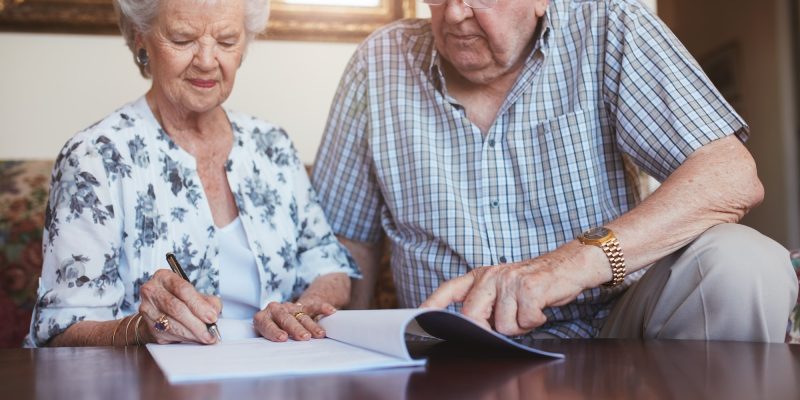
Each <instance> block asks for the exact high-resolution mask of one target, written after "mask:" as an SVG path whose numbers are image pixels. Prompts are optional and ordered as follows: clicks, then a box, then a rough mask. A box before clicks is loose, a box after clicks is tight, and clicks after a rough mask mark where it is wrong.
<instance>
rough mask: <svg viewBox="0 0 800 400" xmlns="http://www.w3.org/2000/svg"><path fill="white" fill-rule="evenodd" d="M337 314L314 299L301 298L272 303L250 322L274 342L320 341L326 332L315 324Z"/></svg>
mask: <svg viewBox="0 0 800 400" xmlns="http://www.w3.org/2000/svg"><path fill="white" fill-rule="evenodd" d="M335 312H336V307H334V306H333V305H331V304H330V303H328V302H326V301H322V300H319V299H317V298H315V297H301V298H300V299H299V301H298V302H297V303H289V302H286V303H278V302H274V301H273V302H272V303H269V304H267V307H266V308H264V309H263V310H261V311H259V312H258V313H257V314H256V316H255V317H254V318H253V326H255V328H256V330H258V333H260V334H261V336H264V337H265V338H267V339H269V340H271V341H273V342H285V341H286V340H287V339H288V338H290V337H291V338H292V339H294V340H308V339H311V338H312V337H313V338H315V339H322V338H324V337H325V330H324V329H322V327H321V326H319V324H317V321H319V319H320V318H322V317H325V316H328V315H331V314H333V313H335Z"/></svg>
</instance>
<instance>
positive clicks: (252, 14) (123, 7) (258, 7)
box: [114, 0, 269, 76]
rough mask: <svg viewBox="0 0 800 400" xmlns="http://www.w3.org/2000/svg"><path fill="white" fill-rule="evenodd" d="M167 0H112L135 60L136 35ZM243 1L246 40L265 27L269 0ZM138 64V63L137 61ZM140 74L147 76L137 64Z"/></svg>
mask: <svg viewBox="0 0 800 400" xmlns="http://www.w3.org/2000/svg"><path fill="white" fill-rule="evenodd" d="M162 1H167V0H114V9H115V10H116V12H117V16H118V18H119V30H120V32H122V36H123V37H124V38H125V44H127V45H128V48H129V49H131V52H132V53H133V57H134V61H135V60H136V52H137V49H136V48H135V47H136V35H137V34H143V35H144V34H147V33H148V32H150V28H151V27H152V23H153V20H155V18H156V16H157V14H158V10H159V6H160V4H161V2H162ZM196 1H197V2H198V3H211V4H213V3H216V2H217V1H219V0H196ZM241 1H243V2H244V30H245V35H246V38H247V41H248V42H249V41H251V40H252V39H253V38H255V36H256V35H258V34H259V33H261V32H263V31H264V29H266V28H267V19H268V18H269V0H241ZM137 65H138V63H137ZM139 68H140V70H141V72H142V75H144V76H147V74H146V73H145V71H144V68H143V67H142V66H141V65H139Z"/></svg>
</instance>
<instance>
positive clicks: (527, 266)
mask: <svg viewBox="0 0 800 400" xmlns="http://www.w3.org/2000/svg"><path fill="white" fill-rule="evenodd" d="M592 249H594V250H592ZM598 253H599V254H598ZM604 260H605V261H604ZM604 262H605V266H604V267H605V269H606V271H605V272H603V270H602V269H601V268H603V263H604ZM610 276H611V270H610V268H609V266H608V260H607V259H606V258H605V254H604V253H603V252H602V250H600V249H599V248H597V247H594V246H582V245H581V244H579V243H577V242H570V243H568V244H566V245H564V246H562V247H560V248H559V249H557V250H556V251H554V252H552V253H548V254H545V255H542V256H540V257H537V258H535V259H532V260H528V261H525V262H519V263H513V264H503V265H496V266H491V267H480V268H476V269H474V270H472V271H470V272H469V273H468V274H466V275H463V276H460V277H458V278H455V279H451V280H449V281H447V282H445V283H444V284H442V285H441V286H440V287H439V289H437V290H436V291H435V292H434V293H433V294H432V295H431V296H430V297H429V298H428V299H427V300H426V301H425V302H424V303H422V305H421V307H433V308H444V307H447V306H448V305H450V304H452V303H458V302H463V303H464V306H463V308H462V313H463V314H464V315H466V316H468V317H470V318H472V319H473V320H475V321H476V322H477V323H479V324H480V325H482V326H484V327H485V328H487V329H492V328H493V329H494V330H496V331H497V332H499V333H502V334H504V335H509V336H512V335H522V334H525V333H528V332H530V331H531V330H533V329H535V328H537V327H539V326H541V325H542V324H544V323H545V322H547V317H545V315H544V313H543V312H542V310H543V309H544V308H546V307H552V306H562V305H565V304H567V303H569V302H571V301H572V300H574V299H575V298H576V297H577V296H578V294H580V293H581V292H582V291H583V290H584V289H586V288H590V287H594V286H597V285H599V284H600V283H602V282H605V281H608V280H609V277H610Z"/></svg>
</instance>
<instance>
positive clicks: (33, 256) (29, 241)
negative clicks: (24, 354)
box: [0, 160, 53, 348]
mask: <svg viewBox="0 0 800 400" xmlns="http://www.w3.org/2000/svg"><path fill="white" fill-rule="evenodd" d="M52 167H53V161H50V160H47V161H0V320H2V321H6V323H4V324H2V325H0V348H9V347H19V346H21V345H22V339H23V338H24V337H25V335H26V334H27V333H28V325H29V324H30V319H31V312H32V310H33V304H34V303H35V302H36V288H37V287H38V281H39V276H40V275H41V271H42V227H43V226H44V210H45V206H46V204H47V191H48V189H49V186H50V170H51V168H52ZM9 321H10V322H11V323H8V322H9Z"/></svg>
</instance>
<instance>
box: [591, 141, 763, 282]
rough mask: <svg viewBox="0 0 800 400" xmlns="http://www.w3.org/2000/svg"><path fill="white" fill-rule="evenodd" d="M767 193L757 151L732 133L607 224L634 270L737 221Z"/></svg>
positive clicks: (690, 159) (707, 147)
mask: <svg viewBox="0 0 800 400" xmlns="http://www.w3.org/2000/svg"><path fill="white" fill-rule="evenodd" d="M763 196H764V189H763V187H762V185H761V182H760V181H759V179H758V176H757V175H756V166H755V162H754V161H753V158H752V156H751V155H750V153H749V152H748V151H747V149H746V148H745V147H744V146H743V145H742V144H741V142H739V140H738V139H737V138H736V137H733V136H731V137H727V138H724V139H719V140H717V141H714V142H712V143H709V144H707V145H705V146H703V147H702V148H700V149H698V150H697V151H695V153H693V154H692V155H691V156H690V157H689V158H688V159H687V160H686V161H685V162H684V163H683V165H681V166H680V167H678V169H676V170H675V171H674V172H673V174H672V175H670V177H669V178H668V179H667V180H665V181H664V183H663V184H662V185H661V187H659V188H658V190H656V191H655V192H654V193H653V194H652V195H651V196H650V197H648V198H647V199H645V201H644V202H642V204H640V205H639V206H638V207H636V208H635V209H633V210H631V211H630V212H628V213H626V214H624V215H622V216H621V217H620V218H618V219H616V220H614V221H612V222H611V223H609V224H607V226H608V227H609V228H610V229H612V230H614V232H615V233H616V235H617V237H618V239H619V240H620V243H621V244H622V248H623V250H624V252H625V259H626V261H627V263H628V269H629V271H635V270H637V269H640V268H642V267H644V266H647V265H650V264H652V263H653V262H655V261H657V260H659V259H661V258H663V257H664V256H666V255H668V254H671V253H673V252H675V251H676V250H678V249H680V248H681V247H683V246H685V245H687V244H688V243H690V242H691V241H693V240H694V239H696V238H697V237H698V236H699V235H700V234H702V233H703V232H705V231H706V230H707V229H709V228H711V227H713V226H715V225H718V224H721V223H732V222H738V221H739V220H740V219H741V218H742V217H743V216H744V215H745V214H746V213H747V212H748V211H750V209H752V208H753V207H755V206H757V205H758V204H759V203H760V202H761V200H762V199H763Z"/></svg>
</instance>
